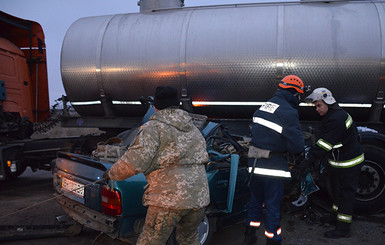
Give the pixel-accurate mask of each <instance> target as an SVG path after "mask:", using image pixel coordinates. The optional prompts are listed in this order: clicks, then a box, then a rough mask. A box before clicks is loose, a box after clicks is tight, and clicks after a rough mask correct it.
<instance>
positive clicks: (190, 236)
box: [136, 206, 205, 245]
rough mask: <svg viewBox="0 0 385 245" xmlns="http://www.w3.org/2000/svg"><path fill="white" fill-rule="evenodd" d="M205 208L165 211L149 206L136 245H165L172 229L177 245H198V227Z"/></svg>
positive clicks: (164, 209) (165, 209)
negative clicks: (174, 232)
mask: <svg viewBox="0 0 385 245" xmlns="http://www.w3.org/2000/svg"><path fill="white" fill-rule="evenodd" d="M204 216H205V208H201V209H185V210H176V209H167V208H161V207H154V206H149V207H148V210H147V215H146V221H145V223H144V226H143V230H142V233H140V235H139V238H138V241H137V242H136V244H137V245H150V244H151V245H165V244H166V242H167V240H168V238H169V237H170V235H171V233H172V231H173V230H174V228H176V240H177V242H178V244H179V245H199V244H200V242H199V239H198V233H197V229H198V225H199V224H200V223H201V222H202V221H203V219H204Z"/></svg>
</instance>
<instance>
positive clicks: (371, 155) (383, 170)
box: [355, 145, 385, 214]
mask: <svg viewBox="0 0 385 245" xmlns="http://www.w3.org/2000/svg"><path fill="white" fill-rule="evenodd" d="M363 148H364V153H365V164H364V165H363V166H362V168H361V175H360V179H359V183H358V188H357V195H356V203H355V213H357V214H373V213H377V212H379V211H381V210H384V209H385V150H383V149H381V148H379V147H376V146H373V145H363Z"/></svg>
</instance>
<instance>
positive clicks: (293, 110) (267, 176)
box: [244, 75, 305, 245]
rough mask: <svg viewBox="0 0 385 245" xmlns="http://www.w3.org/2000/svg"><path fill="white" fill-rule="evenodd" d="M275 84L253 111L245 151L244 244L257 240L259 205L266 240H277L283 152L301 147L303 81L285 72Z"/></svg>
mask: <svg viewBox="0 0 385 245" xmlns="http://www.w3.org/2000/svg"><path fill="white" fill-rule="evenodd" d="M278 86H279V89H278V90H277V91H276V92H275V94H274V96H273V97H272V98H271V99H270V100H269V101H268V102H266V103H265V104H263V105H262V106H261V107H260V108H259V109H258V110H257V111H256V112H255V113H254V115H253V125H252V140H251V146H250V148H249V153H248V156H249V163H250V164H249V172H250V173H251V180H250V192H251V200H250V204H249V209H248V217H247V220H246V224H245V225H246V230H245V239H244V244H245V245H251V244H256V242H257V236H256V231H257V230H258V228H259V227H260V225H261V221H262V218H263V217H262V215H263V205H265V209H266V217H265V236H266V244H281V242H282V236H281V225H280V211H281V207H280V204H281V200H282V199H283V195H284V185H285V182H286V181H287V180H290V178H291V173H290V169H289V164H288V162H287V159H286V154H287V153H288V152H289V153H291V154H299V153H302V152H303V151H304V147H305V141H304V137H303V134H302V131H301V128H300V124H299V117H298V106H299V103H300V95H301V94H303V92H304V83H303V82H302V80H301V79H300V78H299V77H297V76H295V75H289V76H286V77H284V78H283V79H282V81H280V83H279V85H278ZM251 162H252V163H251Z"/></svg>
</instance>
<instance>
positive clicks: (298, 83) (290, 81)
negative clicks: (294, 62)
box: [278, 75, 305, 94]
mask: <svg viewBox="0 0 385 245" xmlns="http://www.w3.org/2000/svg"><path fill="white" fill-rule="evenodd" d="M278 86H279V87H281V88H285V89H286V88H294V89H295V90H297V91H298V92H299V93H301V94H303V91H304V87H305V86H304V84H303V82H302V80H301V78H299V77H297V76H295V75H288V76H286V77H284V78H283V79H282V81H280V82H279V85H278Z"/></svg>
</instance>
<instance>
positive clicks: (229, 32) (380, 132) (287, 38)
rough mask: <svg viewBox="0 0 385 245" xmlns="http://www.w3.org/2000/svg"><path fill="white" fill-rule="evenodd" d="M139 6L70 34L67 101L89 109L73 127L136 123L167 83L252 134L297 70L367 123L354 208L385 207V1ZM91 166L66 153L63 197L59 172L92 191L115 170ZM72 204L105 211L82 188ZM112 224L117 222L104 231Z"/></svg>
mask: <svg viewBox="0 0 385 245" xmlns="http://www.w3.org/2000/svg"><path fill="white" fill-rule="evenodd" d="M139 4H140V12H139V13H131V14H117V15H106V16H95V17H85V18H81V19H79V20H77V21H76V22H74V23H73V24H72V25H71V26H70V28H69V29H68V31H67V33H66V35H65V38H64V41H63V45H62V52H61V74H62V79H63V85H64V88H65V91H66V97H67V98H68V100H69V102H70V103H71V105H72V106H73V107H74V108H75V110H76V111H77V112H78V114H79V115H80V116H79V117H77V118H66V119H65V121H64V124H66V123H67V125H78V126H82V125H87V126H91V125H92V124H93V123H94V124H100V121H99V120H104V123H105V124H104V125H109V126H111V127H118V126H121V125H122V124H124V125H128V127H130V126H131V125H134V122H135V120H138V118H140V117H141V116H143V115H144V114H145V113H146V108H145V107H143V106H141V102H140V100H139V98H140V96H148V95H152V94H153V91H154V89H155V87H156V86H158V85H170V86H174V87H176V88H177V89H178V90H179V91H180V94H181V99H182V106H183V108H185V109H186V110H190V111H191V112H193V113H196V114H201V115H206V116H207V117H208V118H209V121H210V120H211V121H214V122H220V123H225V124H226V127H227V128H228V129H233V128H234V130H238V128H240V127H241V126H242V127H243V130H242V129H239V132H241V131H242V132H248V133H246V134H248V136H250V130H249V126H250V124H251V123H252V121H251V118H252V114H253V112H254V111H255V110H256V109H258V107H259V106H260V105H262V104H263V103H264V102H266V101H267V100H268V99H269V98H270V97H271V96H272V94H273V93H274V91H275V90H276V89H277V84H278V82H279V81H280V79H282V78H283V77H284V76H286V75H290V74H294V75H297V76H299V77H300V78H301V79H302V80H303V81H304V82H305V84H306V85H310V86H311V87H312V88H317V87H326V88H328V89H330V90H331V91H332V92H333V95H334V97H335V98H336V99H337V101H338V102H339V105H340V106H341V107H343V108H344V109H345V110H346V111H347V112H348V113H349V114H350V115H351V116H352V117H353V118H354V120H355V121H356V122H357V124H358V125H359V126H360V135H361V143H362V145H363V148H364V151H365V159H366V161H365V164H364V166H363V167H362V173H361V177H360V183H359V188H358V190H357V197H356V202H357V204H356V209H357V211H358V212H361V213H373V212H377V211H379V210H383V209H384V208H385V205H384V203H385V135H384V133H385V127H384V120H385V115H384V114H382V111H383V108H384V102H385V95H384V89H385V24H384V23H385V3H384V2H383V1H300V2H279V3H255V4H229V5H217V6H200V7H183V1H180V0H170V1H157V0H141V1H139ZM299 115H300V119H301V123H302V127H303V130H304V132H308V133H310V134H313V133H314V129H316V128H317V125H318V123H319V119H320V118H319V117H318V116H317V115H316V113H315V109H314V107H313V105H311V104H306V103H301V104H300V108H299ZM95 118H97V120H95ZM77 158H78V159H79V160H78V161H77V163H76V159H77ZM82 162H84V159H83V158H82V157H74V156H71V157H69V156H66V155H63V154H62V155H61V156H59V158H58V159H57V169H56V170H55V171H56V175H55V176H56V177H55V178H56V182H55V184H56V186H57V190H58V192H59V193H62V192H63V188H62V182H61V179H66V178H67V179H69V180H70V181H72V182H75V184H74V185H75V186H84V185H86V184H87V183H89V182H90V181H92V180H97V179H99V178H101V176H102V173H103V171H101V170H105V169H107V167H106V166H107V165H105V164H96V163H94V162H92V161H91V162H88V163H87V164H84V163H83V164H82ZM76 164H78V165H84V167H88V168H89V167H90V166H94V168H95V169H97V170H95V172H94V173H93V175H92V176H93V178H90V176H81V175H79V174H77V175H76V174H75V173H74V172H71V171H72V170H73V171H75V170H76V169H78V166H77V165H76ZM102 165H103V166H102ZM71 169H72V170H71ZM83 172H84V173H85V174H86V175H87V173H88V174H89V173H90V171H89V169H88V170H87V171H83ZM67 182H68V181H67ZM67 182H66V183H67ZM72 182H71V183H72ZM79 183H80V184H79ZM237 184H238V183H237ZM100 188H101V187H100ZM100 188H99V189H100ZM96 189H97V191H96V190H95V191H96V192H101V190H100V191H99V189H98V188H96ZM118 189H119V188H118ZM85 190H86V189H85ZM116 191H118V190H116ZM84 193H86V192H84ZM114 195H115V197H116V198H117V196H118V194H116V193H115V194H114ZM121 195H123V196H127V195H128V194H127V193H125V194H122V193H121ZM69 196H71V195H69ZM124 198H126V197H124ZM69 199H72V200H74V201H75V202H80V201H82V203H83V204H84V205H83V206H82V210H83V211H84V210H88V211H89V210H91V209H93V211H92V214H95V210H96V211H98V210H99V209H100V210H99V211H100V212H102V211H101V210H102V208H96V209H95V208H93V207H95V206H92V205H91V204H90V205H89V206H87V205H88V204H87V203H93V205H94V204H95V202H97V200H96V199H95V200H94V201H95V202H91V201H90V199H89V198H88V200H87V197H86V196H85V194H84V195H83V196H82V197H80V199H79V195H77V196H76V197H75V196H73V195H72V198H71V197H69ZM99 199H100V198H99ZM102 199H103V198H102ZM119 200H120V199H119ZM122 200H124V199H123V197H122ZM64 202H66V201H63V203H64ZM63 205H64V204H63ZM98 205H99V204H98ZM98 205H96V206H98ZM103 205H105V204H103ZM73 206H76V205H73ZM76 207H77V206H76ZM98 207H99V206H98ZM66 209H67V211H68V212H69V213H71V215H72V216H73V217H77V220H78V221H79V222H81V223H83V224H85V225H87V224H91V223H92V222H95V220H93V219H92V217H91V215H89V217H88V218H84V217H83V216H82V214H80V213H78V214H76V210H74V209H71V206H70V205H67V206H66ZM118 216H119V215H118ZM82 217H83V218H82ZM95 217H96V216H95ZM101 217H102V218H101ZM101 217H100V216H98V219H99V218H100V219H99V220H98V221H99V222H100V220H105V221H106V222H104V224H106V223H108V222H110V223H111V216H101ZM115 218H117V219H119V217H115ZM124 218H127V217H124ZM133 219H134V218H133ZM131 221H132V223H135V222H134V221H133V220H131ZM101 223H103V222H101ZM98 224H99V223H98ZM130 224H131V223H130ZM95 227H96V228H95ZM100 227H101V226H98V225H95V226H94V228H95V229H101V228H100ZM112 230H113V228H112V226H111V227H109V228H108V229H107V228H106V230H105V231H106V232H107V233H111V232H112ZM115 231H116V230H115ZM118 233H119V232H117V233H115V235H116V234H118ZM118 235H119V234H118ZM118 235H117V236H118Z"/></svg>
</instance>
